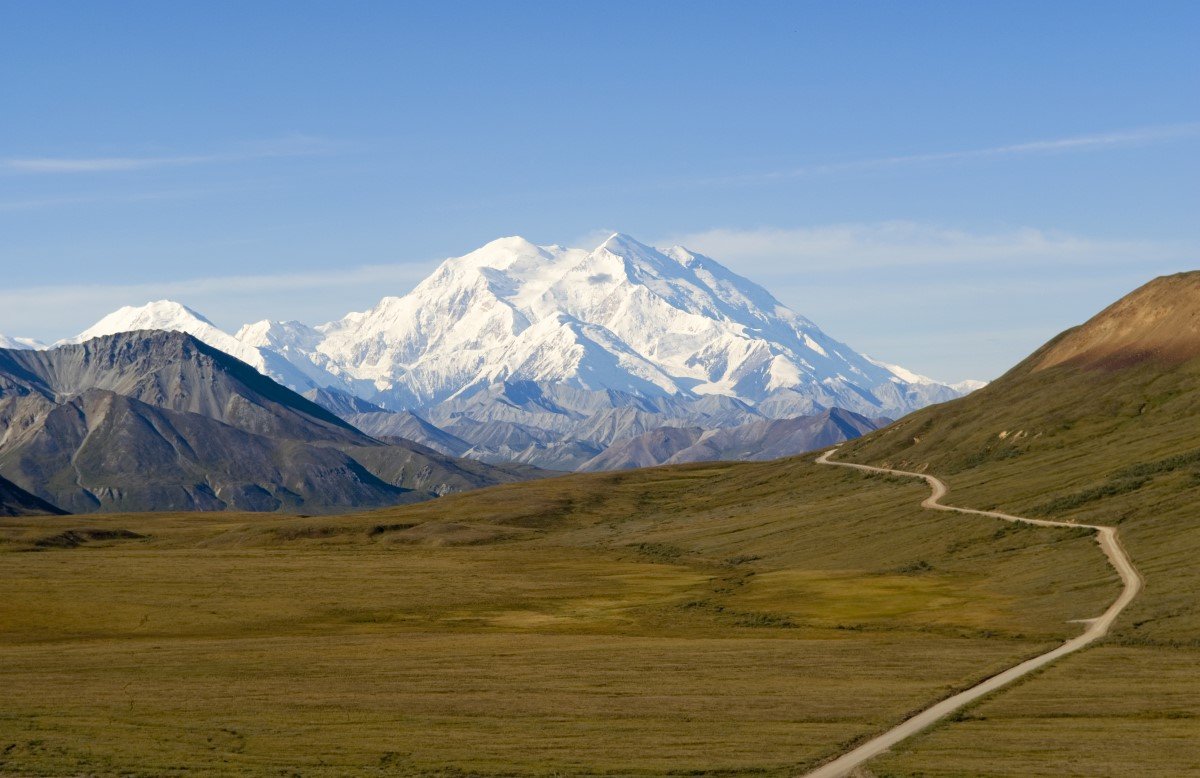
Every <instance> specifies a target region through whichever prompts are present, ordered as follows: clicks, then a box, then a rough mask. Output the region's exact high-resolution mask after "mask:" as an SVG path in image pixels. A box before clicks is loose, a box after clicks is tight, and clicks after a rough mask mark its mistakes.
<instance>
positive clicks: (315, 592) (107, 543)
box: [0, 460, 1116, 775]
mask: <svg viewBox="0 0 1200 778" xmlns="http://www.w3.org/2000/svg"><path fill="white" fill-rule="evenodd" d="M922 494H923V490H922V487H921V486H920V485H918V484H914V483H908V482H903V481H895V480H890V479H883V478H872V477H868V476H864V475H859V474H856V473H849V472H841V471H833V470H832V469H829V468H821V467H818V466H815V465H813V464H812V463H811V462H808V461H803V460H785V461H782V462H775V463H760V464H742V465H721V466H713V465H702V466H688V467H681V468H667V469H659V470H652V471H644V472H639V473H624V474H613V475H594V476H577V477H569V478H563V479H555V480H552V481H545V482H539V483H534V484H527V485H522V486H520V487H502V488H500V489H495V490H489V491H485V492H478V493H471V494H466V495H462V496H459V497H455V498H448V499H443V500H439V501H436V502H435V503H431V504H426V505H420V506H413V507H411V508H405V509H396V510H389V511H382V512H377V513H374V514H364V515H361V516H347V517H337V518H329V517H322V518H290V517H262V516H227V515H217V516H195V515H188V516H114V517H87V518H77V517H75V518H72V517H68V518H63V519H38V520H6V521H4V522H2V523H0V580H2V581H3V582H4V587H5V592H6V596H5V598H4V599H3V601H2V602H0V684H2V685H3V688H4V690H5V695H4V705H3V709H2V710H0V771H5V772H9V773H21V774H47V775H55V774H59V775H68V774H79V773H87V774H117V773H122V774H134V775H137V774H141V775H162V774H171V773H173V772H180V773H182V772H200V773H205V774H264V775H265V774H270V775H279V774H293V773H296V774H301V775H345V774H363V775H374V774H446V775H455V774H496V775H551V774H571V775H577V774H619V775H653V774H674V773H680V772H694V773H708V774H730V775H732V774H770V775H774V774H779V775H785V774H786V775H790V774H794V773H795V772H796V771H797V770H800V769H803V767H804V766H806V765H810V764H814V763H815V762H817V761H819V760H821V759H823V758H826V757H828V756H830V755H831V754H833V753H835V752H837V751H838V750H839V749H840V748H842V747H843V746H844V745H845V744H847V743H849V742H852V741H854V740H856V739H858V738H861V737H864V736H865V735H867V734H868V733H870V732H873V731H876V730H878V729H880V728H882V727H884V726H886V725H888V724H889V723H892V722H894V721H896V720H897V719H899V718H901V717H902V716H903V715H904V714H905V713H907V712H908V711H910V710H912V709H914V708H917V707H920V706H922V705H923V704H925V703H927V702H928V701H929V700H931V699H934V698H937V697H939V696H942V695H945V694H947V693H948V692H949V691H950V690H952V689H955V688H959V687H962V686H964V685H966V684H969V683H971V682H972V681H975V680H977V679H979V678H981V677H982V676H984V675H987V674H989V673H990V672H994V671H995V670H997V669H999V668H1001V667H1003V666H1006V665H1008V664H1011V663H1013V662H1014V661H1015V660H1017V659H1019V658H1020V657H1024V656H1027V655H1030V654H1033V653H1036V652H1038V651H1040V650H1042V649H1044V648H1045V647H1046V646H1047V645H1050V644H1051V643H1053V642H1054V641H1056V640H1059V639H1061V638H1062V637H1063V636H1065V635H1067V634H1072V633H1073V632H1074V631H1075V630H1076V629H1077V627H1076V625H1073V624H1070V623H1068V620H1069V619H1072V618H1079V617H1083V616H1089V615H1094V613H1095V612H1097V611H1098V610H1099V609H1100V607H1101V606H1102V605H1103V604H1104V603H1105V602H1106V601H1107V600H1108V599H1110V598H1111V597H1112V596H1113V593H1114V592H1115V591H1116V584H1115V577H1114V576H1113V575H1112V574H1111V572H1110V571H1108V570H1107V569H1106V567H1105V565H1104V562H1103V558H1102V557H1101V556H1100V555H1099V554H1098V553H1097V552H1096V550H1095V548H1094V544H1093V542H1092V541H1091V540H1090V539H1088V538H1086V537H1080V536H1079V535H1078V534H1076V533H1074V532H1071V531H1066V532H1061V533H1056V532H1053V531H1050V532H1043V533H1037V532H1031V533H1024V532H1001V531H1000V530H1001V528H1000V527H998V526H997V525H996V524H994V523H992V522H989V521H987V520H979V521H974V520H970V519H966V518H964V517H955V516H944V515H941V516H939V515H935V514H931V513H929V512H924V511H921V510H920V509H919V508H917V502H918V500H919V498H920V496H921V495H922ZM89 529H93V530H94V529H100V530H104V531H105V532H111V531H113V530H115V529H121V530H126V531H128V532H132V533H135V534H137V535H141V536H144V537H140V538H125V539H119V538H118V539H103V538H104V536H103V535H99V536H97V537H99V538H100V539H88V536H87V533H86V532H80V531H81V530H89ZM69 530H75V531H76V532H75V535H64V532H67V531H69ZM64 537H66V538H72V537H74V538H80V537H82V538H83V540H82V541H81V542H80V543H79V544H78V545H76V546H74V547H62V546H64V545H65V546H70V545H71V543H70V542H64V540H63V539H64ZM39 544H40V545H39ZM37 548H41V549H42V550H39V551H35V550H32V549H37Z"/></svg>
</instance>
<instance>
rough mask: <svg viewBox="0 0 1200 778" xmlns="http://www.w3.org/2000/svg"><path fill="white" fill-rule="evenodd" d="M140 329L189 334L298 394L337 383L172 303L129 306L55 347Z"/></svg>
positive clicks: (282, 354)
mask: <svg viewBox="0 0 1200 778" xmlns="http://www.w3.org/2000/svg"><path fill="white" fill-rule="evenodd" d="M138 330H165V331H167V332H186V333H188V334H189V335H192V336H193V337H195V338H197V339H198V340H201V341H203V342H204V343H207V344H208V345H210V346H212V347H213V348H217V349H220V350H221V351H224V352H225V353H226V354H230V355H231V356H235V357H237V358H238V359H240V360H242V361H243V362H245V363H246V364H248V365H250V366H251V367H253V368H254V369H256V370H258V371H259V372H260V373H263V374H265V375H269V376H271V377H272V378H274V379H275V380H276V381H278V382H280V383H281V384H283V385H284V386H287V387H288V388H290V389H293V390H295V391H297V392H303V391H306V390H308V389H313V388H317V387H319V386H325V385H327V384H328V383H331V382H333V381H335V380H336V379H334V378H333V377H332V376H327V375H326V376H322V377H321V379H322V380H321V381H316V380H313V379H312V378H310V377H309V376H308V375H307V374H306V373H305V372H304V371H303V370H301V369H300V368H299V367H297V366H296V365H294V364H293V363H292V361H291V360H290V359H289V358H288V356H287V355H286V354H285V353H282V352H279V351H275V350H273V349H269V348H258V347H257V346H255V345H253V344H252V343H248V342H244V341H243V340H241V339H239V338H237V337H234V336H233V335H230V334H228V333H227V332H225V331H223V330H221V329H219V328H218V327H217V326H216V325H214V324H213V323H212V322H211V321H209V320H208V319H206V318H204V317H203V316H201V315H200V314H199V313H196V312H195V311H193V310H192V309H191V308H188V307H187V306H186V305H182V304H180V303H177V302H174V301H171V300H158V301H157V302H152V303H147V304H146V305H143V306H140V307H134V306H128V305H127V306H125V307H124V308H121V309H120V310H117V311H114V312H112V313H110V314H109V315H107V316H105V317H104V318H103V319H101V320H100V321H98V322H96V323H95V324H93V325H92V326H91V327H89V328H87V329H86V330H84V331H83V332H81V333H79V334H78V335H76V336H75V337H73V338H66V339H64V340H60V341H59V342H58V343H56V344H55V345H56V346H61V345H67V344H72V343H83V342H85V341H89V340H91V339H92V338H99V337H103V336H105V335H115V334H117V333H120V332H136V331H138ZM298 361H299V360H298Z"/></svg>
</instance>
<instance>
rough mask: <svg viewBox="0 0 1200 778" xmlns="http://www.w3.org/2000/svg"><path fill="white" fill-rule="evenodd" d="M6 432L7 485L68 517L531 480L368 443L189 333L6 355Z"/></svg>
mask: <svg viewBox="0 0 1200 778" xmlns="http://www.w3.org/2000/svg"><path fill="white" fill-rule="evenodd" d="M0 427H2V429H3V433H2V434H0V474H3V475H4V476H6V477H8V478H9V479H11V480H12V481H13V482H15V483H16V484H17V485H18V486H20V487H22V488H23V489H26V490H27V491H30V492H32V493H34V494H36V495H37V496H38V497H40V498H42V499H44V500H48V501H50V502H52V503H54V504H55V505H58V506H59V507H62V508H65V509H67V510H70V511H72V512H87V511H96V510H105V511H118V510H120V511H138V510H222V509H237V510H251V511H272V510H291V509H304V510H308V511H313V512H317V511H331V510H342V509H349V508H357V507H364V506H383V505H392V504H396V503H398V502H406V501H414V500H419V499H425V498H428V497H431V496H434V495H437V494H443V493H446V492H451V491H458V490H462V489H469V488H474V487H477V486H485V485H490V484H493V483H500V482H505V481H511V480H517V479H519V478H521V477H524V474H522V473H519V472H517V471H513V470H501V469H497V468H489V467H487V466H482V465H479V464H478V463H469V465H468V466H467V467H466V468H463V467H459V466H458V462H457V460H454V459H453V458H451V457H446V456H443V455H441V454H438V453H437V452H433V451H430V450H428V449H424V448H423V447H420V446H415V445H410V444H407V443H406V442H405V441H393V443H394V444H392V445H389V444H387V443H384V442H381V441H379V440H376V439H374V438H371V437H369V436H367V435H365V434H364V433H362V432H360V431H359V430H357V429H355V428H354V427H352V426H350V425H349V424H347V423H346V422H344V421H342V420H341V419H339V418H338V417H337V416H335V415H334V414H333V413H331V412H329V411H327V410H325V409H324V408H322V407H320V406H319V405H317V404H315V403H313V402H312V401H310V400H307V399H305V398H303V397H301V396H300V395H298V394H296V393H295V392H292V391H291V390H289V389H286V388H285V387H283V386H280V385H279V384H277V383H275V382H274V381H272V380H271V379H269V378H267V377H265V376H263V375H262V374H260V373H259V372H257V371H256V370H254V369H253V368H251V367H250V366H249V365H247V364H245V363H243V362H240V361H239V360H237V359H235V358H233V357H231V356H229V355H228V354H225V353H224V352H222V351H218V350H217V349H215V348H213V347H211V346H208V345H206V344H204V343H201V342H200V341H198V340H196V339H195V338H193V337H192V336H190V335H186V334H183V333H167V332H133V333H122V334H118V335H112V336H108V337H102V338H97V339H94V340H90V341H88V342H86V343H83V344H80V345H71V346H64V347H61V348H57V349H53V350H50V351H4V350H0ZM363 460H370V462H371V463H372V464H371V465H369V466H368V465H365V464H364V463H363ZM383 472H386V475H382V476H381V475H380V473H383Z"/></svg>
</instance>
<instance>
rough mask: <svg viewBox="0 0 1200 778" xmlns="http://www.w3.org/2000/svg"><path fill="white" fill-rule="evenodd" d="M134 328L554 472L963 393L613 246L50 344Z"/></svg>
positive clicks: (494, 257)
mask: <svg viewBox="0 0 1200 778" xmlns="http://www.w3.org/2000/svg"><path fill="white" fill-rule="evenodd" d="M141 329H160V330H178V331H182V332H187V333H190V334H191V335H193V336H195V337H197V338H199V339H200V340H203V341H204V342H206V343H208V344H209V345H211V346H214V347H216V348H218V349H220V350H222V351H225V352H227V353H229V354H232V355H234V356H236V357H238V358H239V359H241V360H242V361H244V362H247V363H248V364H250V365H252V366H253V367H255V368H256V369H258V370H259V371H261V372H263V373H265V374H267V375H269V376H271V377H273V378H275V379H276V380H277V381H279V382H280V383H283V384H284V385H286V386H288V387H290V388H292V389H295V390H296V391H300V392H307V393H309V395H310V396H312V397H314V398H321V397H324V398H326V399H327V400H328V401H329V403H331V405H330V406H329V407H331V409H332V410H335V412H341V411H338V410H337V408H341V407H344V408H354V407H355V402H351V400H354V399H355V398H357V401H367V402H368V403H371V404H373V405H374V406H378V408H376V409H375V410H376V411H379V412H383V411H382V410H381V409H386V411H393V412H396V411H416V412H417V413H418V414H420V416H418V417H416V419H415V420H414V419H410V420H409V423H407V424H406V425H399V424H398V423H393V421H391V420H387V419H378V418H376V419H373V420H371V424H372V425H374V426H377V427H378V428H379V429H380V430H381V432H380V433H377V434H384V433H383V432H382V430H398V429H400V428H401V427H403V428H404V429H409V428H411V429H418V428H421V429H424V428H423V427H421V424H427V423H430V422H432V424H434V425H437V427H438V428H440V429H441V430H444V431H446V433H447V434H448V435H450V436H451V437H453V438H455V439H456V440H457V441H458V443H459V444H466V445H470V446H471V447H472V448H471V450H470V452H469V454H468V455H469V456H475V457H477V458H480V459H486V460H490V461H499V460H502V459H504V460H519V461H525V462H530V463H534V464H539V465H543V466H550V467H565V468H568V469H569V468H572V467H575V466H577V465H578V464H579V463H582V462H584V461H586V460H588V459H591V458H592V457H594V456H596V455H597V453H598V452H600V451H603V450H605V449H606V448H607V447H608V446H610V445H612V444H613V443H614V442H615V441H617V440H622V439H628V438H630V437H632V436H636V435H641V434H645V433H647V432H652V431H653V430H655V429H659V428H668V427H673V428H678V427H684V426H692V427H699V428H702V429H718V428H721V429H726V428H734V427H739V426H741V425H746V424H757V423H761V422H764V421H767V420H771V419H786V418H794V417H797V416H801V415H815V414H820V413H822V412H824V411H827V410H829V409H831V408H835V407H841V408H844V409H847V410H849V411H853V412H855V413H858V414H862V415H863V416H864V417H865V418H867V419H870V420H878V419H881V418H884V417H892V418H895V417H897V416H901V415H903V414H906V413H908V412H910V411H912V410H915V409H917V408H920V407H923V406H925V405H929V404H931V403H934V402H941V401H944V400H949V399H952V398H954V397H957V396H959V395H961V394H964V393H966V392H967V391H971V390H973V389H974V388H977V384H978V383H979V382H964V383H963V384H959V385H955V386H950V385H947V384H943V383H940V382H937V381H934V380H933V379H930V378H927V377H925V376H921V375H917V374H916V373H912V372H910V371H908V370H905V369H904V368H901V367H898V366H896V365H890V364H887V363H885V362H881V361H878V360H875V359H872V358H870V357H867V356H865V355H863V354H860V353H858V352H856V351H854V349H852V348H850V347H849V346H847V345H846V344H844V343H841V342H839V341H837V340H834V339H833V338H831V337H830V336H829V335H827V334H825V333H824V332H823V331H822V330H821V329H820V328H819V327H817V325H816V324H814V323H813V322H811V321H809V320H808V319H806V318H804V317H803V316H801V315H799V314H797V313H795V312H794V311H792V310H790V309H789V308H787V307H786V306H784V305H783V304H782V303H780V302H779V301H778V300H776V299H775V298H774V297H773V296H771V294H770V293H769V292H767V291H766V290H765V289H763V288H762V287H760V286H758V285H757V284H754V283H753V282H751V281H749V280H747V279H745V278H742V277H741V276H738V275H736V274H734V273H732V272H730V271H729V270H728V269H726V268H725V267H723V266H722V265H721V264H719V263H718V262H717V261H715V260H713V259H711V258H709V257H705V256H702V255H699V254H695V253H693V252H691V251H688V250H687V249H685V248H683V247H680V246H674V247H671V248H666V249H657V248H652V247H650V246H647V245H645V244H642V243H639V242H638V241H636V240H634V239H633V238H630V237H629V236H627V235H621V234H614V235H612V236H611V237H609V238H608V239H607V240H606V241H604V242H603V243H602V244H601V245H599V246H597V247H596V248H595V249H592V250H586V249H574V248H564V247H561V246H536V245H534V244H532V243H530V242H529V241H527V240H525V239H523V238H519V237H513V238H502V239H500V240H496V241H492V242H491V243H488V244H487V245H485V246H483V247H481V248H479V249H477V250H475V251H473V252H471V253H469V254H466V255H465V256H462V257H456V258H453V259H448V260H446V261H445V262H444V263H442V265H441V266H440V267H438V269H437V270H435V271H434V272H433V273H432V274H431V275H430V276H429V277H428V278H426V279H425V280H424V281H422V282H421V283H420V284H419V285H418V286H417V287H416V288H415V289H413V290H412V291H411V292H410V293H408V294H407V295H404V296H403V297H385V298H383V300H381V301H380V302H379V304H378V305H376V306H375V307H374V308H372V309H371V310H369V311H365V312H361V313H351V314H349V315H347V316H346V317H344V318H342V319H340V320H337V321H333V322H330V323H327V324H323V325H319V326H316V327H311V326H308V325H306V324H302V323H300V322H275V321H260V322H257V323H254V324H248V325H246V326H244V327H242V329H241V330H239V331H238V333H237V334H236V335H230V334H228V333H226V332H224V331H222V330H220V329H219V328H217V327H216V326H214V325H213V324H212V322H210V321H208V320H207V319H205V318H204V317H203V316H201V315H200V314H198V313H196V312H195V311H193V310H191V309H189V308H187V307H185V306H183V305H180V304H179V303H175V302H171V301H166V300H164V301H159V302H155V303H150V304H148V305H145V306H143V307H140V308H132V307H128V308H122V309H121V310H119V311H116V312H115V313H113V314H110V315H109V316H106V317H105V318H104V319H102V320H101V321H99V322H97V323H96V325H95V326H93V327H91V328H89V329H88V330H86V331H84V332H83V333H81V334H80V335H78V336H77V337H75V338H72V339H70V340H69V341H64V342H71V343H76V342H81V341H84V340H88V339H90V338H93V337H97V336H100V335H107V334H113V333H117V332H123V331H129V330H141ZM318 401H320V400H319V399H318ZM334 406H336V407H334ZM356 413H358V415H359V416H363V415H364V414H363V412H362V410H361V409H359V410H358V411H356ZM872 423H875V422H872ZM426 432H428V430H426ZM389 434H390V433H389ZM426 437H428V435H427V436H426ZM430 440H433V438H432V437H431V438H430ZM456 445H457V444H456Z"/></svg>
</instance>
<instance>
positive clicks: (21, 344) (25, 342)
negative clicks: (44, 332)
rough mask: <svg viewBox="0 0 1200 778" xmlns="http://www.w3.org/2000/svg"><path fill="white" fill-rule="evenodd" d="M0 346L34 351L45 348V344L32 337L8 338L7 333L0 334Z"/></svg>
mask: <svg viewBox="0 0 1200 778" xmlns="http://www.w3.org/2000/svg"><path fill="white" fill-rule="evenodd" d="M0 348H12V349H21V350H22V351H24V350H32V351H36V350H38V349H43V348H46V344H45V343H42V342H41V341H37V340H34V339H33V338H10V337H9V336H7V335H0Z"/></svg>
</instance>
